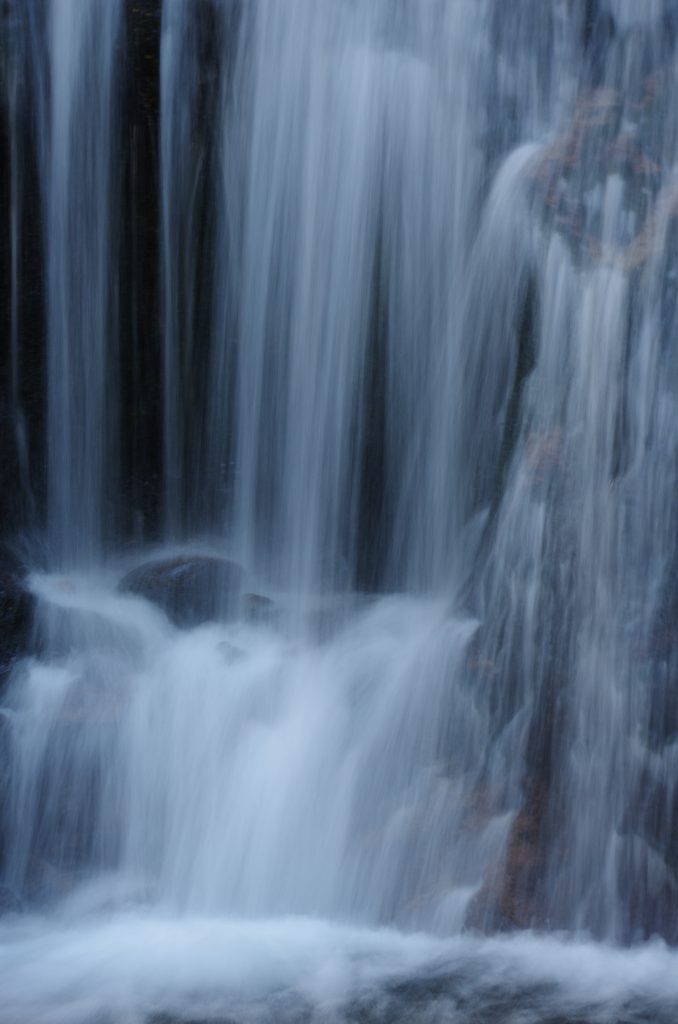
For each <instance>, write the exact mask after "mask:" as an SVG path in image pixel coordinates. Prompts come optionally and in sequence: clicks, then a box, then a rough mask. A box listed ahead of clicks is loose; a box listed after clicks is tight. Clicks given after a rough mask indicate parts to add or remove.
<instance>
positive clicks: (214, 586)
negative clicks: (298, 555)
mask: <svg viewBox="0 0 678 1024" xmlns="http://www.w3.org/2000/svg"><path fill="white" fill-rule="evenodd" d="M242 579H243V570H242V569H241V568H240V566H239V565H236V564H235V563H234V562H229V561H228V560H227V559H225V558H213V557H208V556H205V555H196V556H181V557H179V558H171V559H165V560H162V561H157V562H147V563H145V564H144V565H140V566H139V567H138V568H137V569H132V571H131V572H129V573H127V575H126V576H125V577H124V578H123V579H122V580H121V581H120V583H119V585H118V589H119V590H120V591H121V592H122V593H125V594H135V595H137V596H138V597H143V598H145V599H146V600H147V601H150V602H151V603H152V604H155V605H157V606H158V607H159V608H161V609H162V610H163V611H164V612H165V614H166V615H167V617H168V618H169V619H170V621H171V622H173V623H174V624H175V625H176V626H180V627H184V628H186V627H191V626H199V625H200V624H201V623H204V622H211V621H214V620H216V619H219V618H221V617H222V616H223V615H228V614H229V613H232V612H233V611H234V610H235V609H236V608H237V603H238V600H239V598H240V593H241V590H242Z"/></svg>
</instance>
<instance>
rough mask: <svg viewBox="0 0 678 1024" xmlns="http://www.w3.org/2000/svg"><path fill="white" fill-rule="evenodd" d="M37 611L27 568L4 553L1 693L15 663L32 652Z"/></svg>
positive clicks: (0, 565) (0, 563)
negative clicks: (32, 635)
mask: <svg viewBox="0 0 678 1024" xmlns="http://www.w3.org/2000/svg"><path fill="white" fill-rule="evenodd" d="M34 611H35V598H34V596H33V594H31V592H30V590H29V589H28V587H27V585H26V571H25V569H24V568H23V566H22V565H21V564H20V563H19V562H18V561H17V560H16V559H14V558H13V556H11V555H10V554H8V553H7V552H4V551H3V552H0V692H1V691H2V688H3V686H4V684H5V683H6V682H7V679H8V677H9V674H10V672H11V670H12V667H13V666H14V664H15V663H16V662H17V661H18V660H19V658H21V657H23V656H24V655H25V654H26V653H27V651H28V647H29V643H30V638H31V632H32V626H33V615H34Z"/></svg>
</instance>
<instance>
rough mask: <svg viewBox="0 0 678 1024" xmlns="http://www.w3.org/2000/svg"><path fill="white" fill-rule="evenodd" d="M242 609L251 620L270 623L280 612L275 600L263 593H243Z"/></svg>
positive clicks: (244, 615)
mask: <svg viewBox="0 0 678 1024" xmlns="http://www.w3.org/2000/svg"><path fill="white" fill-rule="evenodd" d="M240 610H241V612H242V615H243V618H245V619H248V620H249V621H250V622H264V623H270V622H272V621H273V619H275V618H276V617H277V615H278V613H279V609H278V607H277V605H276V603H275V601H272V600H271V598H270V597H264V596H263V594H243V596H242V601H241V604H240Z"/></svg>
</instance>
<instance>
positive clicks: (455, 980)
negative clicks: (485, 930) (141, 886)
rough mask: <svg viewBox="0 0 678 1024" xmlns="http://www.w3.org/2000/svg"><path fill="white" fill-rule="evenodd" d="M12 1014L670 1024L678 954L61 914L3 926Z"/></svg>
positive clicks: (151, 915)
mask: <svg viewBox="0 0 678 1024" xmlns="http://www.w3.org/2000/svg"><path fill="white" fill-rule="evenodd" d="M0 954H1V956H2V959H1V960H0V991H2V993H3V1009H2V1020H3V1021H7V1022H9V1021H12V1024H29V1022H30V1024H90V1022H94V1021H96V1022H100V1024H104V1022H109V1021H110V1022H111V1024H113V1022H114V1024H142V1022H147V1021H158V1022H159V1021H161V1020H162V1021H169V1020H177V1021H189V1020H190V1021H191V1022H196V1021H201V1022H202V1021H205V1022H209V1021H233V1022H238V1024H239V1022H243V1024H244V1022H248V1024H249V1022H252V1024H254V1022H257V1024H258V1022H273V1021H280V1022H281V1024H282V1022H297V1021H299V1022H301V1021H313V1022H317V1024H320V1022H328V1024H339V1022H349V1021H357V1020H360V1021H364V1022H372V1021H374V1022H382V1024H383V1022H386V1021H393V1020H398V1021H412V1022H417V1024H418V1022H421V1024H424V1022H426V1024H438V1022H439V1024H443V1022H445V1024H471V1022H477V1021H481V1020H482V1021H483V1022H485V1024H489V1022H497V1024H499V1022H501V1024H541V1022H543V1021H547V1020H548V1021H559V1022H560V1021H562V1022H566V1021H567V1022H568V1024H569V1022H573V1021H576V1022H577V1024H640V1022H647V1024H649V1022H652V1024H671V1022H673V1021H674V1020H675V1008H676V1006H677V1005H678V955H676V953H674V952H670V951H668V950H667V949H666V948H665V947H664V946H662V945H661V944H656V945H652V946H648V947H646V948H644V949H643V950H634V951H626V952H624V951H620V950H615V949H612V948H610V947H606V946H599V945H594V944H587V943H585V942H581V943H576V942H573V941H564V940H560V939H558V938H550V939H544V938H543V937H537V936H532V935H524V936H522V937H520V938H512V939H492V940H488V939H473V938H469V937H466V938H460V939H455V940H449V939H448V940H440V939H434V938H431V937H429V936H425V935H417V934H410V935H405V934H402V933H399V932H396V931H389V930H385V929H380V930H378V931H371V930H365V929H359V928H355V927H348V926H344V925H341V924H337V923H328V922H326V921H323V920H321V919H312V918H298V917H289V918H280V919H275V920H268V919H261V920H255V921H252V920H249V921H243V920H239V919H230V920H226V919H223V918H217V917H196V916H186V917H177V916H176V915H174V914H169V913H163V912H162V911H161V912H158V911H157V910H156V911H151V910H150V909H137V910H132V909H122V910H121V911H119V912H118V913H116V914H115V915H113V914H111V913H102V912H101V911H97V912H92V911H91V910H90V912H89V913H85V914H84V916H83V906H82V904H81V905H79V906H78V907H77V910H74V908H72V907H71V906H70V905H69V904H65V905H64V906H62V907H61V908H60V909H59V911H58V912H57V913H56V914H53V915H51V916H50V918H48V919H45V918H39V917H35V918H34V917H30V918H24V919H23V920H21V921H20V922H14V921H5V922H3V923H2V924H0Z"/></svg>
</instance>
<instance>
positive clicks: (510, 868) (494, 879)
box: [465, 786, 548, 932]
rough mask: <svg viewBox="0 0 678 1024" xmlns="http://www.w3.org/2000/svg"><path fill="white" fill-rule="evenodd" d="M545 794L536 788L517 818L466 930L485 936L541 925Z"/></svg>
mask: <svg viewBox="0 0 678 1024" xmlns="http://www.w3.org/2000/svg"><path fill="white" fill-rule="evenodd" d="M547 803H548V794H547V792H546V791H545V790H543V789H541V788H540V787H538V786H535V787H534V788H533V789H532V791H531V792H529V793H527V794H526V796H525V799H524V802H523V806H522V807H521V809H520V810H519V811H518V813H517V814H516V816H515V818H514V820H513V824H512V825H511V829H510V831H509V835H508V839H507V842H506V848H505V852H504V856H503V858H502V861H501V863H500V864H499V865H495V866H493V868H492V869H491V870H490V872H489V873H488V875H487V877H486V878H485V881H484V882H483V885H482V886H481V888H480V889H479V891H478V892H477V893H476V895H475V896H474V898H473V900H472V901H471V903H470V905H469V908H468V911H467V914H466V921H465V924H466V927H467V928H471V929H474V930H476V929H477V930H480V931H485V932H494V931H509V930H512V929H524V928H530V927H533V926H535V925H540V924H541V923H543V922H542V918H543V912H542V907H541V906H540V901H539V888H540V882H541V881H542V879H543V877H544V873H545V868H546V858H547V847H546V842H545V839H546V836H545V829H544V822H545V818H546V811H547Z"/></svg>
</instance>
